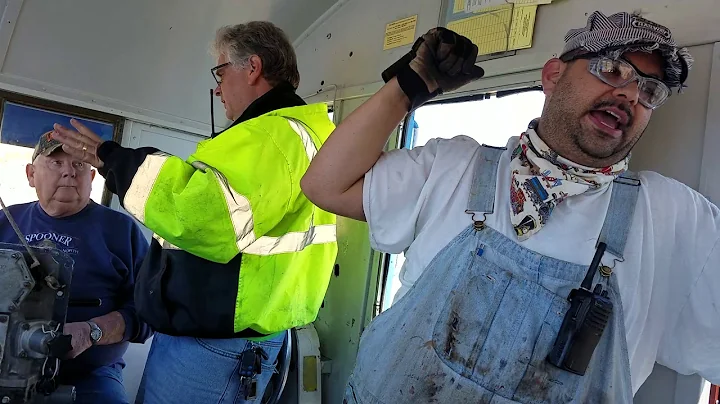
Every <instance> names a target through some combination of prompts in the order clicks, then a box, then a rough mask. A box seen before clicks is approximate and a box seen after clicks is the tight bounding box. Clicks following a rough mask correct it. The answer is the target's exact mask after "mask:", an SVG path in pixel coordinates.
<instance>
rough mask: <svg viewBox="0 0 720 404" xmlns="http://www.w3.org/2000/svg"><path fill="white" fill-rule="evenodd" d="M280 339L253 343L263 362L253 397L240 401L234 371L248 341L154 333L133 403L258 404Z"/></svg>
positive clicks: (241, 394) (238, 381) (276, 353)
mask: <svg viewBox="0 0 720 404" xmlns="http://www.w3.org/2000/svg"><path fill="white" fill-rule="evenodd" d="M284 340H285V334H284V333H283V334H281V335H280V336H278V337H276V338H274V339H270V340H268V341H263V342H258V343H257V344H258V345H260V346H261V347H262V348H263V349H264V350H265V352H266V353H267V354H268V356H269V358H268V359H267V360H263V362H262V373H261V374H260V375H258V376H257V389H256V393H257V398H256V399H255V400H245V399H244V394H243V393H244V392H243V389H242V388H241V385H240V374H239V367H240V360H241V356H242V353H243V352H244V351H245V350H247V349H249V348H250V347H251V346H252V343H251V342H250V341H248V340H244V339H239V338H236V339H204V338H193V337H173V336H169V335H165V334H159V333H155V336H154V337H153V343H152V346H151V347H150V353H149V354H148V359H147V363H146V364H145V372H144V373H143V378H142V381H141V383H140V389H139V391H138V395H137V399H136V401H135V403H136V404H182V403H203V404H205V403H207V404H215V403H217V404H226V403H233V404H242V403H260V401H261V399H262V396H263V394H264V393H265V389H266V387H267V385H268V382H269V381H270V377H271V376H272V374H273V372H274V370H275V360H276V359H277V356H278V353H279V352H280V348H281V347H282V344H283V342H284Z"/></svg>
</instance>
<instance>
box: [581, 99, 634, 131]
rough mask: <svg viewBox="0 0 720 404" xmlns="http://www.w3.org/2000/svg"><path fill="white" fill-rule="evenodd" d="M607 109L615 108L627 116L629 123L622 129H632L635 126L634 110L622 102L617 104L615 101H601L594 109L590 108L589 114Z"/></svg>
mask: <svg viewBox="0 0 720 404" xmlns="http://www.w3.org/2000/svg"><path fill="white" fill-rule="evenodd" d="M607 107H615V108H617V109H619V110H620V111H622V112H624V113H626V114H627V116H628V122H627V124H625V125H622V127H624V128H628V127H631V126H632V125H633V123H634V122H635V115H634V114H633V111H632V108H630V106H629V105H628V104H625V103H622V102H621V103H617V102H613V101H600V102H598V103H596V104H595V105H593V106H592V108H590V110H589V111H588V112H590V111H593V110H596V109H601V108H607Z"/></svg>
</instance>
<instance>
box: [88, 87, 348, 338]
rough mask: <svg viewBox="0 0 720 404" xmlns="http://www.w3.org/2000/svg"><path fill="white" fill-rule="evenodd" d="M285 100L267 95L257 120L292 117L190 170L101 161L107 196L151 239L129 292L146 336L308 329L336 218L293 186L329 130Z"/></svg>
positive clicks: (231, 141)
mask: <svg viewBox="0 0 720 404" xmlns="http://www.w3.org/2000/svg"><path fill="white" fill-rule="evenodd" d="M287 92H288V89H287V88H281V89H277V88H276V89H275V90H273V91H271V92H270V93H268V94H266V95H265V96H264V97H262V98H261V99H259V100H258V101H256V103H258V104H259V108H254V111H256V114H257V113H258V112H262V111H263V110H269V109H271V108H272V107H273V106H274V105H275V104H280V105H283V104H285V105H287V104H288V103H289V104H290V105H294V106H290V107H286V108H279V109H272V110H270V112H266V113H262V114H259V115H258V116H256V117H252V118H251V119H247V120H242V119H241V120H240V122H236V124H234V125H233V126H232V127H230V128H229V129H227V130H226V131H224V132H223V133H221V134H220V135H218V136H217V137H214V138H212V139H208V140H205V141H203V142H201V143H199V144H198V147H197V150H196V151H195V153H193V154H192V155H191V156H190V157H189V158H188V159H187V160H183V159H181V158H178V157H175V156H172V155H168V154H165V153H162V152H160V151H158V150H156V149H152V148H143V149H135V150H132V149H126V148H122V147H120V146H119V145H117V144H103V145H102V146H101V148H100V150H99V151H98V155H99V157H100V158H101V159H102V160H103V162H104V163H105V167H103V169H102V170H101V174H104V175H105V176H106V179H107V181H106V183H107V184H108V188H109V189H111V190H112V191H113V192H115V193H117V194H118V195H119V196H120V199H121V201H122V205H123V207H124V208H125V209H126V210H127V211H128V212H129V213H130V214H131V215H133V216H134V217H135V218H136V219H138V220H139V221H140V222H142V223H144V224H145V226H147V227H148V228H149V229H151V230H152V231H153V232H154V233H155V235H154V236H153V241H152V246H151V251H150V253H149V254H148V258H147V259H146V261H145V264H144V265H143V268H142V269H141V271H140V274H139V279H138V280H137V282H136V292H135V302H136V305H137V306H138V312H139V314H140V316H141V318H142V319H143V320H145V321H146V322H148V323H149V324H150V325H151V326H152V327H153V328H154V329H155V330H157V331H159V332H162V333H166V334H170V335H186V336H199V337H216V338H226V337H264V336H267V335H272V334H274V333H277V332H279V331H283V330H286V329H288V328H292V327H296V326H301V325H304V324H307V323H310V322H312V321H314V320H315V318H316V316H317V312H318V310H319V309H320V305H321V304H322V301H323V298H324V296H325V292H326V290H327V286H328V282H329V279H330V274H331V272H332V267H333V265H334V263H335V258H336V254H337V243H336V232H335V215H333V214H331V213H328V212H325V211H323V210H321V209H320V208H318V207H316V206H315V205H313V204H312V203H311V202H310V201H308V199H307V198H306V197H305V195H304V194H303V193H302V191H301V189H300V179H301V178H302V176H303V174H304V173H305V170H306V169H307V168H308V165H309V163H310V161H311V160H312V158H313V157H314V156H315V154H316V153H317V150H318V149H319V148H320V146H321V145H322V144H323V142H324V141H325V140H326V139H327V138H328V136H329V135H330V133H331V132H332V131H333V129H334V125H333V123H332V122H331V121H330V119H329V118H328V113H327V106H326V105H325V104H313V105H303V104H304V102H302V100H300V99H299V97H297V96H296V95H295V94H294V92H293V93H292V94H291V95H290V94H287ZM293 97H297V98H293ZM276 98H278V99H279V100H280V101H279V102H273V100H274V99H276ZM288 99H290V101H289V102H288V101H287V100H288ZM283 100H284V101H283ZM298 100H299V101H298ZM256 106H257V105H256ZM251 110H253V109H252V108H251ZM246 118H247V117H246ZM128 166H134V167H136V170H134V173H131V174H129V173H128V172H127V171H128V170H127V167H128ZM130 171H132V170H130ZM121 177H122V178H121Z"/></svg>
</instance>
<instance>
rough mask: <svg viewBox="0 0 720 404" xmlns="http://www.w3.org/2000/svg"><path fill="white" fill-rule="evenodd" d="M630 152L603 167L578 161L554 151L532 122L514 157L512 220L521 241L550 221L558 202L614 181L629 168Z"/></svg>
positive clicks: (512, 159)
mask: <svg viewBox="0 0 720 404" xmlns="http://www.w3.org/2000/svg"><path fill="white" fill-rule="evenodd" d="M629 160H630V156H628V157H626V158H625V159H624V160H622V161H620V162H618V163H616V164H615V165H613V166H610V167H605V168H602V169H596V168H589V167H584V166H581V165H579V164H575V163H573V162H571V161H569V160H567V159H565V158H563V157H561V156H559V155H558V154H557V153H555V152H554V151H552V150H551V149H550V147H548V145H546V144H545V142H543V141H542V139H540V137H539V136H538V134H537V133H536V132H535V129H534V126H533V125H531V127H530V128H528V130H527V132H525V133H523V134H522V135H521V136H520V144H518V146H517V148H516V149H515V150H514V151H513V153H512V156H511V161H510V171H511V172H512V178H511V179H510V205H511V207H510V210H511V221H512V224H513V227H515V232H516V233H517V236H518V239H519V240H520V241H524V240H527V239H528V238H530V236H532V235H533V234H535V233H537V232H538V231H540V229H541V228H542V227H543V226H544V225H545V224H546V223H547V221H548V219H549V218H550V214H551V213H552V211H553V209H554V208H555V206H557V205H558V204H560V203H561V202H562V201H564V200H565V199H566V198H567V197H570V196H573V195H580V194H582V193H584V192H585V191H587V190H595V189H599V188H602V187H603V186H606V185H607V184H609V183H611V182H612V181H613V180H615V178H617V176H619V175H620V174H622V173H623V172H624V171H625V170H627V168H628V161H629Z"/></svg>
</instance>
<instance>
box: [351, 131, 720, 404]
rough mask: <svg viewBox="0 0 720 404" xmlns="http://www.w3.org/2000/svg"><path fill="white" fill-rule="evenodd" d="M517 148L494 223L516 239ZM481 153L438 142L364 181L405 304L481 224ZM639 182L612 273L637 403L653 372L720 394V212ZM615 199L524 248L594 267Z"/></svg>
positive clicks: (575, 204) (374, 225)
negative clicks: (666, 371)
mask: <svg viewBox="0 0 720 404" xmlns="http://www.w3.org/2000/svg"><path fill="white" fill-rule="evenodd" d="M518 139H519V138H517V137H514V138H511V139H510V141H509V142H508V146H507V147H508V150H506V151H505V152H504V153H503V155H502V157H501V159H500V163H499V166H498V178H497V188H496V194H495V212H494V213H493V214H491V215H488V217H487V220H486V224H488V225H489V226H490V227H492V228H493V229H495V230H497V231H499V232H501V233H503V234H504V235H506V236H507V237H510V238H511V239H513V240H517V238H516V236H515V231H514V229H513V227H512V224H511V223H510V170H509V164H510V153H511V151H512V150H513V149H514V148H515V146H517V143H518ZM478 147H480V145H479V144H478V143H477V142H476V141H475V140H473V139H471V138H469V137H465V136H459V137H456V138H453V139H449V140H442V139H433V140H430V141H429V142H428V143H427V145H425V146H423V147H416V148H414V149H412V150H406V149H402V150H394V151H392V152H389V153H386V154H384V155H383V156H382V157H381V158H380V160H379V161H378V162H377V163H376V164H375V166H374V167H373V169H372V170H370V171H369V172H368V173H367V174H366V175H365V184H364V189H363V207H364V211H365V216H366V218H367V222H368V225H369V227H370V241H371V245H372V246H373V248H375V249H377V250H379V251H383V252H388V253H400V252H405V263H404V265H403V268H402V270H401V271H400V282H401V283H402V286H401V288H400V290H399V291H398V293H397V295H396V297H395V299H396V300H397V299H399V298H400V297H401V296H402V295H403V294H404V293H405V292H407V290H408V289H409V288H410V287H411V286H412V285H413V283H414V282H415V281H416V280H417V279H418V278H419V277H420V274H421V273H422V272H423V270H424V269H425V267H426V266H427V265H428V263H429V262H430V261H431V260H432V258H433V257H434V256H435V255H436V254H437V253H438V252H439V251H440V250H441V249H442V248H443V247H445V245H447V244H448V243H449V242H450V241H451V240H452V239H453V238H455V237H456V236H457V235H458V234H459V233H460V232H461V231H462V230H463V229H465V228H466V227H467V226H468V225H469V224H470V223H472V221H471V217H470V215H468V214H467V213H465V209H466V207H467V203H468V196H469V194H470V185H471V182H472V179H473V168H474V163H473V157H474V155H475V152H476V150H477V149H478ZM639 175H640V180H641V182H642V187H641V188H640V194H639V197H638V204H637V207H636V209H635V215H634V217H633V222H632V226H631V229H630V234H629V236H628V241H627V245H626V247H625V254H624V255H625V261H624V262H621V263H620V262H619V263H617V265H616V266H615V269H614V271H613V276H617V281H618V284H619V287H620V295H621V298H622V304H623V310H624V314H625V327H626V330H627V342H628V351H629V355H630V367H631V375H632V385H633V393H635V392H637V390H638V389H639V388H640V386H641V385H642V383H643V382H644V381H645V379H647V377H648V376H649V375H650V373H651V372H652V369H653V365H654V363H655V362H656V361H657V362H659V363H661V364H663V365H665V366H667V367H669V368H671V369H674V370H676V371H677V372H679V373H681V374H693V373H698V374H700V375H701V376H702V377H704V378H705V379H707V380H710V381H711V382H714V383H720V265H719V264H720V247H717V244H718V241H719V240H720V210H719V209H718V208H717V207H716V206H715V205H713V204H711V203H710V202H709V201H708V200H707V199H705V198H704V197H703V196H702V195H700V194H699V193H697V192H695V191H693V190H692V189H691V188H689V187H687V186H685V185H683V184H681V183H679V182H677V181H675V180H673V179H669V178H667V177H663V176H661V175H659V174H657V173H654V172H648V171H645V172H640V173H639ZM611 192H612V188H611V186H608V187H605V188H603V189H600V190H596V191H589V192H586V193H584V194H582V195H578V196H572V197H570V198H568V199H567V200H565V201H564V202H563V203H561V204H560V205H558V206H557V207H556V208H555V209H554V210H553V213H552V215H551V216H550V219H549V220H548V223H547V224H546V225H545V226H543V228H542V229H541V230H540V231H539V232H538V233H537V234H535V235H533V236H532V237H530V238H529V239H528V240H526V241H524V242H522V245H523V246H524V247H526V248H528V249H530V250H533V251H535V252H537V253H540V254H542V255H545V256H549V257H553V258H556V259H560V260H565V261H569V262H573V263H576V264H582V265H589V264H590V261H591V260H592V257H593V254H594V253H595V243H596V240H597V238H598V235H599V234H600V229H601V228H602V225H603V222H604V220H605V215H606V212H607V207H608V204H609V202H610V195H611ZM605 257H608V258H612V257H613V256H612V255H611V254H609V253H607V254H606V255H605ZM607 261H608V262H606V260H605V259H604V260H603V262H604V263H605V264H606V265H610V264H611V263H612V261H611V260H607ZM610 266H612V265H610Z"/></svg>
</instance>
